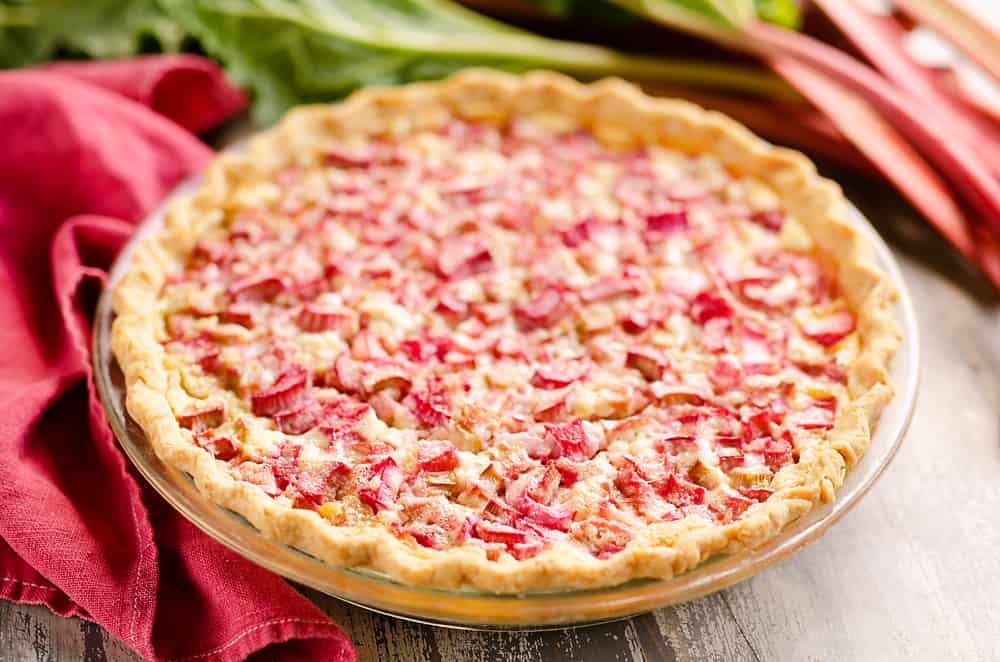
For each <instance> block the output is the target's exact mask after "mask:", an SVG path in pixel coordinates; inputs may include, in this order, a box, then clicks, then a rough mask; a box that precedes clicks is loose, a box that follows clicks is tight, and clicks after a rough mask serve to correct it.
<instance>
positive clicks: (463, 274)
mask: <svg viewBox="0 0 1000 662" xmlns="http://www.w3.org/2000/svg"><path fill="white" fill-rule="evenodd" d="M492 265H493V258H492V257H491V256H490V251H489V247H487V245H486V242H485V241H483V240H482V239H481V238H479V237H474V238H471V239H470V238H467V237H459V238H457V239H454V240H451V241H448V242H445V245H444V246H442V247H441V253H440V255H438V260H437V270H438V274H440V275H441V276H442V277H444V278H451V279H461V278H467V277H469V276H474V275H476V274H480V273H483V272H484V271H488V270H489V269H490V267H491V266H492Z"/></svg>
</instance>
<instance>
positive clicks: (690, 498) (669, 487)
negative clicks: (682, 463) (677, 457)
mask: <svg viewBox="0 0 1000 662" xmlns="http://www.w3.org/2000/svg"><path fill="white" fill-rule="evenodd" d="M655 487H656V491H657V492H659V493H660V495H661V496H662V497H663V498H664V499H666V500H667V501H669V502H670V503H672V504H673V505H675V506H694V505H698V504H701V503H704V502H705V488H704V487H702V486H701V485H696V484H694V483H692V482H690V481H687V480H684V479H683V478H678V477H677V475H676V474H670V475H669V476H667V477H666V478H664V479H663V480H660V481H658V482H657V484H656V486H655Z"/></svg>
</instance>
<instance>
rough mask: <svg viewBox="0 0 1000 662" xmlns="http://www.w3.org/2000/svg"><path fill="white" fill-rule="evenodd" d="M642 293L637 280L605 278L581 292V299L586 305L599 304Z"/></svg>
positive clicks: (620, 277)
mask: <svg viewBox="0 0 1000 662" xmlns="http://www.w3.org/2000/svg"><path fill="white" fill-rule="evenodd" d="M641 293H642V286H641V284H640V283H639V281H638V280H636V279H635V278H628V277H625V276H619V277H613V278H604V279H602V280H599V281H597V282H595V283H592V284H590V285H588V286H587V287H585V288H583V289H582V290H580V298H581V299H583V302H584V303H597V302H599V301H607V300H609V299H617V298H618V297H622V296H635V295H637V294H641Z"/></svg>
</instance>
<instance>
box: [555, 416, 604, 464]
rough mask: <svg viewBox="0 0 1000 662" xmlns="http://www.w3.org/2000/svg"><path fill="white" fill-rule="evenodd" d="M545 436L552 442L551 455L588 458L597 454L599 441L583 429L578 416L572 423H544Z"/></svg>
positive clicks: (574, 458)
mask: <svg viewBox="0 0 1000 662" xmlns="http://www.w3.org/2000/svg"><path fill="white" fill-rule="evenodd" d="M545 437H546V439H547V440H549V441H551V442H552V444H553V445H552V457H553V458H557V457H566V458H569V459H571V460H577V461H582V460H589V459H590V458H592V457H594V455H595V454H597V450H598V446H599V443H598V442H597V441H596V440H594V439H593V438H591V437H590V436H589V435H588V434H587V431H586V430H584V429H583V421H581V420H580V419H579V418H578V419H576V420H574V421H573V422H572V423H564V424H562V425H546V426H545Z"/></svg>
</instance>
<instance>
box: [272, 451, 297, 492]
mask: <svg viewBox="0 0 1000 662" xmlns="http://www.w3.org/2000/svg"><path fill="white" fill-rule="evenodd" d="M301 453H302V447H301V446H296V445H293V444H282V445H281V446H279V447H278V448H276V449H275V450H274V454H273V455H271V457H268V458H266V459H265V461H264V463H265V464H266V465H268V466H269V467H271V473H272V474H274V482H275V484H276V485H277V486H278V489H279V490H282V491H284V490H285V488H287V487H288V485H289V484H291V482H292V481H293V480H295V478H296V476H297V475H298V466H299V455H300V454H301Z"/></svg>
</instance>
